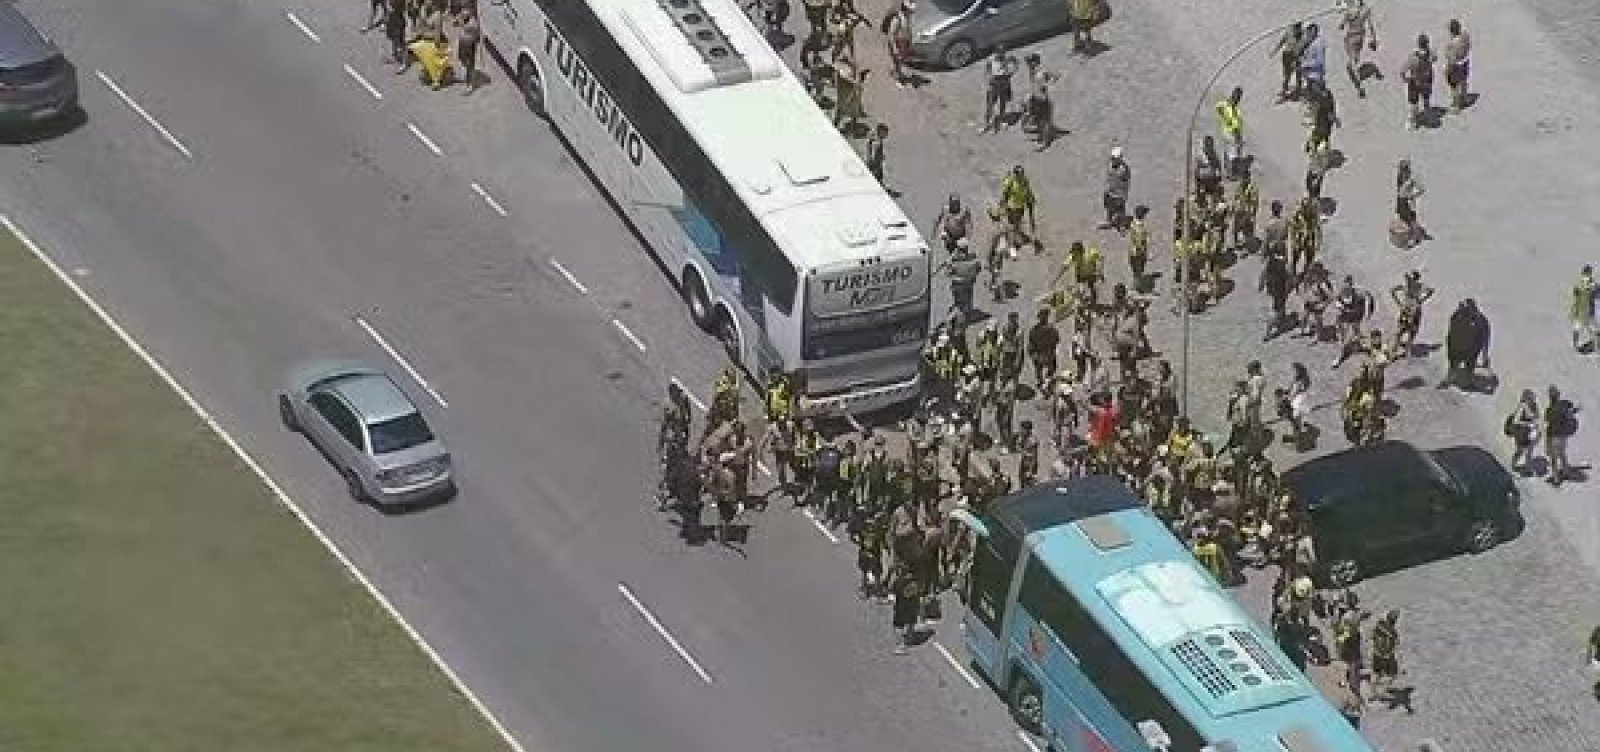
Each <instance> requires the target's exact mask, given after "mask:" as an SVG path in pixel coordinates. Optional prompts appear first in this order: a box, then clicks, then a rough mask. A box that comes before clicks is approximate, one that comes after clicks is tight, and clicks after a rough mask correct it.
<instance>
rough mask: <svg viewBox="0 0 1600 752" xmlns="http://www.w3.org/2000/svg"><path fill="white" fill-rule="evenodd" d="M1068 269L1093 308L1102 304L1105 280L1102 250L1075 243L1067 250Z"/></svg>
mask: <svg viewBox="0 0 1600 752" xmlns="http://www.w3.org/2000/svg"><path fill="white" fill-rule="evenodd" d="M1067 268H1068V269H1070V270H1071V272H1072V281H1073V282H1074V283H1075V284H1076V285H1077V286H1078V290H1079V292H1080V294H1081V295H1083V297H1084V298H1085V299H1086V300H1088V301H1089V305H1091V306H1093V305H1096V304H1098V303H1099V302H1100V281H1101V280H1102V279H1104V278H1105V260H1104V258H1103V257H1102V256H1101V254H1100V249H1099V248H1098V247H1096V246H1093V245H1084V244H1083V243H1081V242H1078V243H1073V244H1072V247H1071V248H1069V249H1068V250H1067Z"/></svg>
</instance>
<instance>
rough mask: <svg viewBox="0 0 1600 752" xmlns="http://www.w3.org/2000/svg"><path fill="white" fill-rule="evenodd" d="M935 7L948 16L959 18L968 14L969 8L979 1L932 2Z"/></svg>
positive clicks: (944, 0) (949, 0)
mask: <svg viewBox="0 0 1600 752" xmlns="http://www.w3.org/2000/svg"><path fill="white" fill-rule="evenodd" d="M930 1H931V2H932V3H933V7H935V8H938V9H939V12H940V13H943V14H945V15H947V16H959V15H961V14H962V13H966V12H967V10H968V9H969V8H971V7H972V6H973V5H975V4H977V2H978V0H930Z"/></svg>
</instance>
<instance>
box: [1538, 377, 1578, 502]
mask: <svg viewBox="0 0 1600 752" xmlns="http://www.w3.org/2000/svg"><path fill="white" fill-rule="evenodd" d="M1577 433H1578V406H1577V405H1574V404H1572V401H1571V400H1568V399H1565V398H1563V397H1562V396H1561V390H1559V389H1557V388H1555V386H1551V387H1550V393H1549V401H1548V402H1546V403H1545V407H1544V456H1545V459H1546V461H1547V462H1549V464H1550V469H1549V475H1547V476H1546V478H1545V479H1546V480H1548V481H1550V485H1552V486H1560V485H1561V482H1562V481H1564V480H1566V479H1567V476H1569V475H1571V474H1572V463H1571V462H1568V461H1567V440H1568V439H1570V438H1572V437H1573V436H1574V435H1575V434H1577Z"/></svg>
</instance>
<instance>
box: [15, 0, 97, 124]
mask: <svg viewBox="0 0 1600 752" xmlns="http://www.w3.org/2000/svg"><path fill="white" fill-rule="evenodd" d="M77 110H78V71H77V69H76V68H74V67H73V66H72V63H69V62H67V58H66V56H64V55H62V54H61V48H59V47H57V46H56V43H55V42H52V41H50V38H49V37H46V36H45V35H44V34H42V33H40V31H39V30H38V29H37V28H35V27H34V25H33V24H32V23H31V22H29V21H28V19H27V18H26V17H25V16H23V15H22V11H20V10H18V9H17V6H15V5H13V4H12V3H11V1H10V0H0V131H21V130H27V129H30V128H36V127H39V126H42V125H46V124H49V123H51V122H53V121H58V120H60V119H62V118H66V117H70V116H72V115H73V114H75V113H76V112H77Z"/></svg>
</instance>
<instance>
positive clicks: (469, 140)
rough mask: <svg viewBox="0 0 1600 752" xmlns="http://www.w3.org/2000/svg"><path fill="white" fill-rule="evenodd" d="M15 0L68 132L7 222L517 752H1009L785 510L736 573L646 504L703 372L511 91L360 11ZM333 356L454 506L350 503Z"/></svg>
mask: <svg viewBox="0 0 1600 752" xmlns="http://www.w3.org/2000/svg"><path fill="white" fill-rule="evenodd" d="M328 5H330V6H331V5H332V4H328ZM23 7H24V10H25V11H26V12H28V13H29V14H30V15H31V16H32V17H34V18H35V19H36V20H37V21H38V22H39V23H40V24H41V25H42V26H43V27H44V28H45V29H46V30H47V31H48V32H49V33H50V34H51V35H52V36H54V37H55V38H56V39H57V40H58V41H60V42H61V44H62V45H63V46H64V47H66V48H67V49H68V50H70V51H71V54H72V56H73V58H74V59H75V61H76V62H77V63H78V65H79V66H80V68H81V69H82V72H83V84H84V106H85V109H86V111H87V114H88V122H87V123H86V124H85V125H83V126H82V127H80V128H78V129H76V130H74V131H72V132H70V133H66V134H63V135H60V136H58V137H55V138H52V139H49V140H46V141H42V142H40V143H37V144H33V145H25V146H14V147H6V148H4V149H3V150H0V175H3V176H4V177H3V178H0V206H3V207H4V211H5V213H6V214H8V215H9V216H10V217H11V218H12V219H14V220H15V221H16V222H17V223H18V224H19V225H21V226H22V227H23V228H24V229H25V230H26V231H27V232H28V233H29V235H30V236H31V237H32V238H33V239H35V240H36V241H38V242H39V243H40V244H41V245H42V246H43V247H44V248H45V249H46V250H47V251H48V252H50V253H51V255H52V256H53V257H54V258H55V259H56V260H57V261H59V262H60V263H61V264H62V265H63V266H64V267H66V268H68V269H69V270H73V272H74V273H75V274H77V275H78V276H79V277H80V279H81V280H82V281H83V283H84V284H85V286H86V287H87V288H88V289H89V290H90V292H91V293H92V294H94V295H95V296H96V297H97V298H98V299H100V300H101V301H102V302H103V303H104V304H105V305H106V307H107V308H108V309H109V310H110V311H111V312H112V313H113V314H114V315H116V316H117V317H119V318H120V319H121V320H122V321H123V322H124V323H125V324H126V326H127V328H128V329H129V330H130V331H131V333H132V334H133V335H134V336H135V337H137V338H138V339H140V340H141V341H142V342H144V343H145V344H146V345H147V346H148V348H149V349H150V350H151V351H152V352H153V353H154V354H155V355H156V356H157V357H158V358H159V359H160V360H161V361H163V362H164V363H165V364H166V365H167V366H168V367H169V368H170V369H171V370H172V371H173V372H174V373H175V374H177V376H178V377H179V378H180V379H181V380H182V381H184V382H185V383H186V384H187V385H188V386H189V387H190V389H191V390H192V391H193V392H194V393H195V394H196V396H197V397H198V398H199V400H200V401H201V402H202V403H203V404H204V405H206V406H207V407H208V408H209V409H211V410H212V412H213V413H214V414H215V415H216V416H217V417H218V419H219V420H220V421H221V422H222V423H223V424H224V425H225V426H227V427H228V428H229V429H230V431H232V432H233V433H234V434H235V435H236V436H238V437H239V438H240V439H241V440H242V442H243V443H244V445H245V446H246V447H247V449H248V450H249V451H250V452H251V453H252V454H253V455H254V456H256V457H257V458H258V459H259V460H260V461H261V462H262V464H263V465H264V466H265V467H266V468H267V470H268V471H269V472H270V473H272V474H273V475H274V476H275V477H277V478H278V479H279V480H280V481H281V483H282V484H283V486H284V487H285V488H286V489H287V490H288V492H289V493H290V495H291V496H293V497H294V498H295V499H296V500H298V502H299V503H300V504H301V505H303V506H305V507H306V508H307V509H308V511H309V512H310V514H311V515H312V517H313V518H315V520H316V521H317V522H318V524H319V525H321V526H322V527H323V529H324V530H325V531H327V532H328V533H329V535H330V536H331V537H332V538H333V539H334V540H335V541H337V542H338V543H339V545H340V546H341V547H342V548H344V549H345V550H346V551H347V553H348V554H349V555H350V557H351V558H352V559H353V560H354V561H355V563H356V564H357V565H358V566H359V567H360V568H361V569H362V570H363V571H364V572H365V573H366V574H368V575H369V576H370V577H371V579H372V580H374V581H375V583H376V584H377V585H378V586H379V587H380V588H381V589H382V590H383V591H384V592H385V593H386V594H387V595H388V596H389V597H390V598H391V599H392V600H393V601H394V602H395V603H396V605H397V606H398V607H399V608H400V610H401V611H402V612H403V613H405V614H406V616H407V618H408V620H409V621H411V622H412V623H413V624H414V625H415V626H416V627H417V628H418V629H419V630H420V631H421V632H422V633H423V634H424V635H425V636H426V637H427V639H428V640H429V641H430V643H431V644H433V645H434V646H435V647H436V648H437V649H438V650H439V651H440V652H441V653H442V654H443V655H444V657H445V658H446V659H447V660H448V661H449V662H450V663H451V665H452V666H453V667H454V668H455V669H456V670H457V672H458V673H460V674H461V675H462V676H463V678H464V679H465V680H466V682H467V683H468V684H469V685H470V686H471V687H472V688H473V689H474V691H475V693H476V694H478V695H479V696H481V697H482V699H483V700H484V701H485V702H486V703H487V704H488V706H489V707H491V708H492V709H493V710H494V711H495V713H496V715H497V716H498V717H499V718H500V719H501V720H502V721H503V722H504V723H505V724H506V725H507V726H508V727H509V728H510V729H511V730H512V731H513V733H514V734H515V736H516V737H517V738H518V739H519V740H520V741H521V742H522V743H523V744H524V745H525V746H527V747H528V748H529V749H539V750H558V751H560V752H581V751H582V750H596V751H597V752H599V751H606V752H609V751H611V750H617V749H629V748H643V747H648V748H651V749H660V750H668V751H669V752H670V751H672V750H679V751H681V752H704V751H707V750H729V751H730V752H732V751H738V752H746V751H747V750H752V749H761V750H772V751H782V750H801V749H804V750H819V749H838V750H858V749H859V750H879V749H916V748H923V749H957V748H959V749H975V750H997V751H998V750H1018V749H1023V748H1024V747H1023V746H1022V745H1023V743H1022V742H1021V741H1019V740H1018V738H1017V736H1016V734H1015V730H1014V727H1013V725H1012V724H1011V722H1010V720H1009V719H1008V718H1007V717H1006V716H1005V714H1004V713H1003V711H1002V710H1001V709H1000V708H999V705H998V703H997V702H996V701H995V700H994V698H993V697H992V695H991V694H990V693H989V692H988V691H987V690H985V689H979V688H975V687H973V686H970V685H969V684H968V683H967V681H966V680H965V678H964V677H963V675H961V674H960V673H958V672H957V671H956V670H955V669H953V668H952V667H951V666H950V665H949V664H948V663H947V662H946V660H945V658H944V656H942V655H941V654H940V653H938V652H936V651H933V650H923V651H919V652H917V653H916V654H913V655H911V656H907V657H892V656H891V655H890V653H889V650H890V648H891V646H892V642H891V638H890V633H889V630H888V628H887V624H886V616H887V615H886V614H885V613H883V612H882V610H881V609H880V608H878V607H872V606H865V605H862V604H860V603H859V601H858V600H857V599H856V597H855V594H854V591H853V588H852V586H853V583H854V571H853V566H852V561H851V557H849V556H847V555H846V554H845V546H841V545H836V544H834V543H833V542H831V541H830V540H829V539H828V538H826V537H824V535H823V534H822V533H820V532H819V531H818V530H817V529H816V528H815V527H813V526H812V524H811V523H810V522H809V521H808V520H806V519H805V518H804V517H803V516H800V515H798V514H793V513H789V512H787V511H786V510H782V509H780V508H779V507H778V506H774V508H773V510H772V511H769V512H766V513H764V514H761V515H757V517H756V518H755V519H754V526H753V529H752V532H751V540H750V542H749V543H748V544H747V545H745V546H744V547H742V549H737V550H736V549H728V548H723V547H720V546H716V545H707V546H688V545H685V544H684V543H683V542H682V541H680V540H678V539H677V537H676V530H675V528H674V527H673V526H672V525H670V524H668V521H667V520H666V519H665V518H663V517H662V516H660V515H658V514H656V513H655V512H654V511H653V510H648V509H647V508H646V505H647V503H648V502H647V498H648V496H649V491H650V490H651V488H652V487H653V475H654V467H653V459H652V454H651V442H652V441H653V435H652V426H651V420H652V419H653V417H654V414H655V407H654V406H653V399H654V398H655V397H656V395H657V394H658V393H659V391H660V390H661V387H662V383H663V379H664V377H665V376H666V375H668V374H676V375H681V376H682V377H684V379H685V380H686V381H687V382H688V383H690V384H691V385H694V384H704V383H706V382H707V380H708V376H709V373H710V371H711V368H712V366H711V364H713V363H715V362H716V359H715V358H716V355H715V354H716V350H715V349H714V347H713V346H712V345H711V344H710V343H707V342H705V341H704V340H702V339H700V338H699V335H697V334H696V333H694V332H692V331H691V328H690V326H689V325H688V324H687V322H686V320H685V319H684V317H683V315H682V314H681V312H680V311H679V310H678V308H677V307H676V301H675V299H674V298H673V296H672V293H671V290H670V289H669V288H668V286H667V285H666V283H665V282H664V281H663V280H662V278H661V277H660V275H659V273H658V272H657V270H656V269H655V267H654V266H653V265H652V264H651V263H650V262H649V261H648V260H647V257H645V256H644V255H643V254H642V253H641V252H640V251H639V249H638V248H637V246H636V242H635V240H634V239H633V238H632V237H631V236H630V235H629V234H628V233H627V231H626V230H625V229H624V228H623V227H622V225H621V223H620V222H619V221H618V220H617V219H616V217H615V215H614V214H612V213H611V212H610V210H609V209H608V208H607V207H605V206H604V205H603V203H602V200H601V199H600V198H599V196H598V195H597V193H596V192H595V189H594V188H593V186H592V185H591V184H590V183H589V182H588V181H587V180H586V179H585V178H584V177H583V175H582V174H581V173H580V172H579V171H578V170H577V169H576V168H575V167H574V166H573V165H572V164H571V162H570V160H569V159H568V158H567V157H566V156H565V153H564V152H563V150H562V147H561V145H560V144H559V142H557V141H556V140H554V139H553V138H552V137H551V136H550V135H549V133H548V131H546V130H545V129H543V128H542V127H541V126H540V125H538V124H537V123H536V122H533V121H532V120H531V119H528V118H516V119H512V118H511V117H509V116H510V115H511V114H512V113H514V112H516V110H515V104H516V100H515V97H514V96H513V95H512V93H511V92H510V91H509V90H508V89H507V88H506V87H505V86H503V85H500V86H494V85H491V87H490V88H488V89H486V90H484V91H483V92H480V94H479V95H477V96H475V97H473V98H471V99H466V98H463V97H461V96H460V93H459V91H448V92H438V93H436V92H431V91H425V90H423V89H422V88H421V87H420V86H419V85H418V84H417V83H416V79H415V78H414V77H413V76H409V75H408V76H406V77H403V78H402V77H397V76H394V75H392V74H391V73H389V72H388V70H387V69H386V68H385V67H384V66H382V65H381V64H380V63H379V58H380V57H381V54H382V52H381V47H382V43H381V41H380V39H378V38H377V37H376V36H369V37H362V36H360V35H358V34H357V33H356V31H355V30H356V27H357V26H358V23H359V17H358V14H357V11H359V10H361V9H360V8H358V7H357V6H356V4H341V6H340V7H337V8H332V7H318V6H314V7H293V8H286V7H284V6H280V5H276V4H273V3H245V2H240V1H237V0H234V1H231V2H209V1H208V2H201V0H160V1H159V2H158V1H157V0H132V1H130V2H118V3H113V4H110V5H107V4H103V3H87V2H82V1H81V0H77V1H74V2H64V3H58V2H52V3H49V4H45V3H39V2H24V3H23ZM285 11H293V12H294V14H295V17H296V18H298V19H299V20H300V21H301V22H302V23H303V24H304V25H305V26H306V28H307V29H309V30H310V33H309V34H307V33H305V32H304V31H302V30H301V29H300V28H298V26H297V25H296V24H294V23H293V22H292V21H291V20H290V19H289V18H288V17H287V16H286V14H285ZM313 37H314V38H313ZM319 40H320V41H319ZM346 65H349V66H350V67H351V69H352V70H353V71H354V73H355V74H356V75H351V74H350V73H349V72H347V71H346V70H345V68H344V66H346ZM101 73H103V74H104V75H105V77H106V78H101V75H100V74H101ZM490 74H491V75H492V76H494V77H495V78H496V79H498V75H499V74H498V72H497V71H494V70H491V71H490ZM358 76H359V78H360V79H361V81H365V82H366V83H365V84H363V83H361V81H358V80H357V78H358ZM497 82H498V81H497ZM498 83H503V82H498ZM368 86H371V87H372V88H373V89H375V90H377V91H378V92H379V93H380V94H381V98H379V97H378V96H374V95H373V94H371V93H370V92H369V91H368V89H367V87H368ZM124 95H125V96H126V97H127V98H128V99H129V100H131V101H132V102H134V103H137V108H136V107H135V106H133V105H132V104H130V103H129V101H125V100H124V99H123V98H122V97H123V96H124ZM146 115H148V117H149V120H147V119H146V117H145V116H146ZM152 120H153V122H151V121H152ZM419 132H420V134H421V135H419ZM474 184H476V185H477V186H478V189H474V188H473V185H474ZM479 190H481V191H482V193H480V192H479ZM483 194H487V195H488V197H489V198H487V199H486V198H485V197H484V195H483ZM497 207H498V208H497ZM502 212H504V215H502ZM552 260H554V261H555V262H557V263H559V264H560V266H559V267H557V266H556V265H555V264H553V263H552ZM562 270H565V271H562ZM567 274H571V275H572V277H573V278H574V279H576V280H578V284H577V285H574V284H573V283H572V282H571V281H570V280H569V279H568V278H567V276H566V275H567ZM579 285H581V287H582V289H583V290H585V291H586V292H583V291H580V289H579V287H578V286H579ZM358 317H359V321H358ZM363 324H364V325H363ZM619 325H620V327H621V328H619ZM369 328H370V331H369ZM380 339H381V342H380V341H379V340H380ZM391 348H392V349H393V351H394V352H395V353H397V354H398V355H399V356H400V357H402V358H404V360H405V364H406V365H405V366H402V365H401V364H400V363H398V362H395V361H394V360H392V359H391V357H390V356H389V354H387V352H386V351H387V350H388V349H391ZM325 355H345V356H357V357H364V358H367V359H369V360H371V361H373V362H376V363H380V364H383V365H386V366H388V367H389V368H390V370H391V371H392V372H394V373H395V375H396V376H397V378H401V379H402V383H406V384H407V386H408V387H410V391H411V392H412V394H413V396H414V397H415V398H417V399H418V400H419V402H420V403H421V404H422V405H423V406H424V409H425V410H427V411H428V412H429V414H430V416H431V417H432V419H433V421H434V422H435V423H436V425H437V427H438V428H439V429H440V430H441V432H442V433H443V434H444V435H445V436H446V437H447V438H448V439H449V441H450V442H451V444H452V446H453V449H454V450H455V453H456V454H457V456H458V459H459V462H460V468H461V470H460V472H461V494H460V497H459V498H458V499H457V500H456V501H455V502H453V503H451V504H448V505H445V506H441V507H437V508H434V509H431V510H427V511H424V512H420V513H416V514H412V515H404V516H386V515H382V514H379V513H376V512H374V511H373V510H371V509H368V508H365V507H361V506H358V505H356V504H354V503H353V502H351V501H350V500H349V499H348V498H346V497H345V496H344V494H343V492H342V489H341V486H340V484H339V483H338V480H337V478H336V477H335V476H334V474H333V473H331V472H330V471H329V469H328V468H327V467H326V466H325V464H324V463H323V462H322V461H321V459H320V458H319V457H318V456H317V455H316V453H315V452H314V451H313V450H311V449H310V448H309V447H308V446H307V445H305V444H304V443H303V442H302V441H300V440H299V439H298V438H297V437H295V436H292V435H290V434H287V433H286V432H284V431H283V430H282V429H281V428H280V427H279V426H278V424H277V421H276V416H275V412H274V406H273V402H272V395H273V393H274V390H275V388H276V387H277V385H278V379H279V378H280V376H281V374H282V373H283V370H284V369H285V368H286V367H287V366H289V365H290V364H292V363H294V362H296V361H299V360H302V359H305V358H309V357H315V356H325ZM406 368H412V369H415V371H416V374H417V375H418V376H420V378H421V379H422V380H423V382H425V386H424V383H423V382H410V381H408V380H407V378H406V376H405V375H404V371H405V369H406ZM432 395H437V397H438V399H434V398H433V396H432ZM646 612H648V613H646ZM657 626H659V627H660V628H661V629H663V630H665V632H666V633H667V634H668V635H670V637H671V640H672V642H669V641H668V640H667V639H666V637H665V635H663V634H662V633H660V632H658V631H657ZM674 645H676V647H674ZM678 648H681V649H682V655H681V656H680V654H679V653H678V652H677V649H678ZM353 701H359V698H353ZM396 712H403V709H396Z"/></svg>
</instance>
